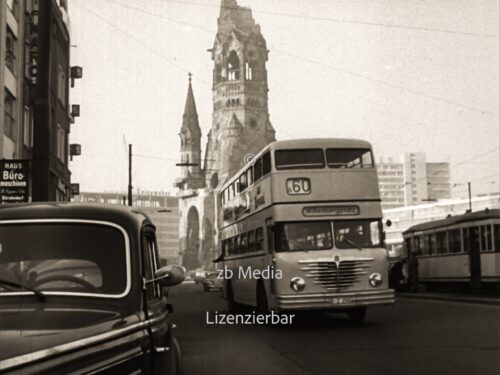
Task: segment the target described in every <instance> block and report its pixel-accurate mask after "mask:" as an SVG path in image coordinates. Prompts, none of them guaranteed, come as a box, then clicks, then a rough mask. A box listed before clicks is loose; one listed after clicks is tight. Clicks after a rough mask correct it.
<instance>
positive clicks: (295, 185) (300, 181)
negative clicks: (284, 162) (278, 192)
mask: <svg viewBox="0 0 500 375" xmlns="http://www.w3.org/2000/svg"><path fill="white" fill-rule="evenodd" d="M286 191H287V193H288V194H290V195H299V194H309V193H310V192H311V181H310V180H309V179H308V178H289V179H288V180H286Z"/></svg>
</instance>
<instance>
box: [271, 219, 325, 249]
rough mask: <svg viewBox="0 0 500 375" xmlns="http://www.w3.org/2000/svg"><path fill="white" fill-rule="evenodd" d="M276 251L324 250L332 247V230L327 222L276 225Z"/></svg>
mask: <svg viewBox="0 0 500 375" xmlns="http://www.w3.org/2000/svg"><path fill="white" fill-rule="evenodd" d="M274 233H275V247H276V251H278V252H279V251H301V250H302V251H304V250H326V249H331V248H332V247H333V241H332V230H331V225H330V222H328V221H306V222H295V223H277V224H276V226H275V230H274Z"/></svg>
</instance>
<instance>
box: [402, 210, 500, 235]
mask: <svg viewBox="0 0 500 375" xmlns="http://www.w3.org/2000/svg"><path fill="white" fill-rule="evenodd" d="M484 219H500V209H492V210H490V209H488V208H487V209H485V210H484V211H477V212H471V213H465V214H462V215H456V216H450V217H448V218H446V219H441V220H433V221H428V222H426V223H422V224H417V225H414V226H412V227H410V228H408V229H407V230H405V231H404V232H403V235H405V234H410V233H414V232H419V231H424V230H428V229H437V228H441V227H447V226H450V225H454V224H459V223H466V222H469V221H476V220H484Z"/></svg>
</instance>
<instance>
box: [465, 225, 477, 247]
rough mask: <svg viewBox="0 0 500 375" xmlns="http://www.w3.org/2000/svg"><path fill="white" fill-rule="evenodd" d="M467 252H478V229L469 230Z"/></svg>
mask: <svg viewBox="0 0 500 375" xmlns="http://www.w3.org/2000/svg"><path fill="white" fill-rule="evenodd" d="M468 245H469V247H468V248H469V250H470V251H472V252H477V251H479V227H471V228H469V241H468Z"/></svg>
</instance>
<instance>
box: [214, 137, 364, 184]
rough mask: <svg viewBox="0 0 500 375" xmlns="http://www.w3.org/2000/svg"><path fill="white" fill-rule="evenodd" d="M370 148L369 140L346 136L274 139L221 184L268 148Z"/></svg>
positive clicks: (231, 178) (229, 182) (235, 177)
mask: <svg viewBox="0 0 500 375" xmlns="http://www.w3.org/2000/svg"><path fill="white" fill-rule="evenodd" d="M318 147H324V148H336V147H337V148H369V149H371V148H372V145H371V144H370V142H367V141H363V140H361V139H348V138H299V139H287V140H284V141H274V142H272V143H270V144H268V145H267V146H266V147H264V148H263V149H262V150H261V151H259V153H258V154H257V155H255V157H254V159H253V161H252V162H251V163H248V165H245V166H244V167H242V168H241V169H240V170H238V172H236V173H235V174H234V175H232V176H231V177H230V178H228V179H227V180H226V182H225V183H224V184H223V189H224V188H225V187H226V186H228V185H230V184H231V183H232V182H234V181H235V180H236V179H237V178H238V176H239V175H240V173H241V172H243V171H244V170H245V169H247V168H248V167H249V166H251V165H252V164H253V162H254V161H255V160H257V159H258V158H259V157H261V156H262V155H264V154H265V153H266V152H267V151H269V150H287V149H301V148H302V149H310V148H318Z"/></svg>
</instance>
